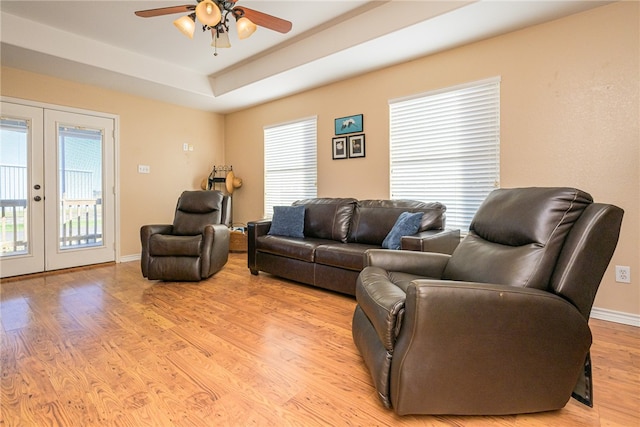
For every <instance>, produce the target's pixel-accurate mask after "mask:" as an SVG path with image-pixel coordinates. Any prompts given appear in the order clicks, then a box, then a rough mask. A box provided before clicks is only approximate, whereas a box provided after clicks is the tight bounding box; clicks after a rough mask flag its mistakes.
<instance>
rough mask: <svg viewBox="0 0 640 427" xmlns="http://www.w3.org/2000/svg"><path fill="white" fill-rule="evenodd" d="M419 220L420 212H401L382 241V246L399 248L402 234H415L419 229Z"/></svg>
mask: <svg viewBox="0 0 640 427" xmlns="http://www.w3.org/2000/svg"><path fill="white" fill-rule="evenodd" d="M421 221H422V212H414V213H411V212H402V213H401V214H400V216H399V217H398V219H397V220H396V223H395V224H394V225H393V227H392V228H391V231H389V234H387V237H385V238H384V240H383V241H382V247H383V248H385V249H395V250H398V249H400V239H402V236H411V235H413V234H416V233H417V232H418V230H419V229H420V222H421Z"/></svg>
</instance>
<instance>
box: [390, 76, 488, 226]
mask: <svg viewBox="0 0 640 427" xmlns="http://www.w3.org/2000/svg"><path fill="white" fill-rule="evenodd" d="M389 112H390V165H391V183H390V184H391V197H392V198H394V199H415V200H421V201H425V202H436V201H437V202H441V203H443V204H444V205H445V206H446V207H447V213H446V215H447V217H446V218H447V219H446V224H447V228H459V229H460V231H461V232H463V233H466V232H467V231H468V230H469V224H470V223H471V219H472V218H473V215H474V214H475V212H476V211H477V209H478V207H479V206H480V204H481V203H482V201H483V200H484V199H485V198H486V196H487V195H488V194H489V192H491V191H492V190H493V189H495V188H497V187H499V179H500V79H499V78H492V79H488V80H483V81H479V82H474V83H470V84H465V85H461V86H456V87H453V88H448V89H444V90H439V91H434V92H429V93H426V94H421V95H418V96H413V97H411V98H404V99H399V100H391V101H390V102H389Z"/></svg>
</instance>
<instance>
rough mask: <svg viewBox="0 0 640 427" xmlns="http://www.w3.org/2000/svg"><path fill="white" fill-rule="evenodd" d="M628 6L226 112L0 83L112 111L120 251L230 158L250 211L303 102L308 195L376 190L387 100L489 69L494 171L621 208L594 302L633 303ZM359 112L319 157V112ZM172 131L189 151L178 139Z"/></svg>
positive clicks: (327, 126)
mask: <svg viewBox="0 0 640 427" xmlns="http://www.w3.org/2000/svg"><path fill="white" fill-rule="evenodd" d="M638 9H639V4H638V2H621V3H615V4H613V5H609V6H605V7H601V8H598V9H594V10H592V11H589V12H586V13H583V14H579V15H575V16H571V17H568V18H565V19H562V20H558V21H555V22H551V23H548V24H544V25H540V26H536V27H532V28H529V29H526V30H522V31H518V32H514V33H511V34H508V35H505V36H500V37H497V38H494V39H490V40H486V41H483V42H479V43H475V44H472V45H468V46H465V47H461V48H458V49H454V50H450V51H447V52H444V53H441V54H437V55H433V56H430V57H426V58H422V59H420V60H416V61H412V62H408V63H405V64H401V65H398V66H395V67H391V68H387V69H384V70H381V71H378V72H374V73H369V74H366V75H363V76H360V77H358V78H354V79H349V80H345V81H342V82H338V83H335V84H332V85H329V86H326V87H323V88H320V89H316V90H312V91H309V92H306V93H303V94H300V95H296V96H292V97H288V98H285V99H282V100H279V101H276V102H272V103H268V104H265V105H262V106H259V107H255V108H251V109H247V110H244V111H241V112H237V113H234V114H230V115H228V116H226V117H223V116H220V115H217V114H213V113H206V112H201V111H196V110H191V109H186V108H182V107H177V106H174V105H170V104H165V103H160V102H155V101H151V100H147V99H142V98H138V97H133V96H129V95H125V94H122V93H117V92H112V91H108V90H104V89H100V88H97V87H93V86H87V85H81V84H77V83H74V82H69V81H64V80H59V79H55V78H50V77H46V76H43V75H38V74H32V73H28V72H24V71H19V70H15V69H10V68H6V67H4V68H2V76H1V79H2V80H1V86H0V93H1V94H2V95H3V96H9V97H16V98H23V99H28V100H35V101H39V102H47V103H52V104H58V105H65V106H71V107H74V108H85V109H89V110H96V111H102V112H107V113H111V114H117V115H119V117H120V139H119V143H120V153H119V162H120V195H119V196H120V207H121V209H120V215H121V224H120V250H121V254H122V255H124V256H127V255H136V254H138V253H139V251H140V243H139V234H138V233H139V227H140V225H142V224H148V223H163V222H169V221H171V219H172V216H173V209H174V207H175V201H176V198H177V196H178V194H179V193H180V192H181V191H182V190H183V189H195V188H198V187H199V184H200V181H201V179H202V178H204V177H206V176H207V175H208V173H209V169H210V168H211V166H212V165H214V164H222V163H226V164H232V165H233V166H234V170H235V171H236V174H237V175H238V176H239V177H241V178H242V179H243V181H244V185H243V187H242V188H240V189H239V190H237V191H236V192H235V193H234V201H235V202H234V203H235V209H234V218H235V221H236V222H243V223H246V222H247V221H249V220H252V219H256V218H260V217H261V216H262V210H263V162H262V140H263V136H262V130H263V126H265V125H271V124H275V123H280V122H286V121H290V120H293V119H297V118H301V117H308V116H313V115H317V116H318V175H319V176H318V195H319V196H353V197H357V198H384V197H388V196H389V170H388V169H389V162H388V133H389V129H388V100H389V99H393V98H397V97H402V96H407V95H411V94H415V93H420V92H424V91H428V90H432V89H438V88H442V87H447V86H451V85H456V84H459V83H465V82H469V81H474V80H478V79H484V78H487V77H492V76H501V78H502V85H501V106H502V107H501V115H502V117H501V127H502V129H501V185H502V186H503V187H512V186H529V185H531V186H543V185H558V186H560V185H561V186H565V185H567V186H576V187H579V188H581V189H584V190H586V191H589V192H590V193H591V194H592V195H593V196H594V198H595V199H596V200H597V201H602V202H607V203H614V204H617V205H619V206H621V207H622V208H624V209H625V219H624V223H623V228H622V235H621V239H620V243H619V245H618V249H617V250H616V253H615V254H614V258H613V261H612V263H611V265H612V266H613V265H616V264H617V265H629V266H631V272H632V282H633V283H632V284H630V285H629V284H618V283H615V282H614V280H613V268H610V269H609V271H607V273H606V275H605V278H604V280H603V284H602V287H601V290H600V292H599V294H598V298H597V300H596V306H597V307H599V308H603V309H609V310H615V311H620V312H625V313H631V314H635V315H640V287H639V286H638V283H639V281H638V277H640V262H639V261H640V253H639V246H640V244H639V243H640V224H639V222H640V143H639V141H640V130H639V127H638V121H639V116H640V107H639V100H638V98H639V75H640V59H639V52H640V46H639V40H640V35H639V30H638V27H639V26H638V22H639V18H640V15H639V10H638ZM381 54H384V53H383V52H382V53H381ZM360 113H362V114H364V126H365V133H366V138H367V139H366V143H367V147H366V157H365V158H363V159H349V160H340V161H334V160H332V159H331V137H332V136H333V119H334V118H337V117H342V116H346V115H351V114H360ZM223 141H224V143H223ZM184 142H187V143H191V144H193V145H194V148H195V151H194V152H192V153H186V154H185V153H183V152H182V144H183V143H184ZM225 150H226V152H225ZM138 164H148V165H150V166H151V174H149V175H140V174H138V173H137V165H138Z"/></svg>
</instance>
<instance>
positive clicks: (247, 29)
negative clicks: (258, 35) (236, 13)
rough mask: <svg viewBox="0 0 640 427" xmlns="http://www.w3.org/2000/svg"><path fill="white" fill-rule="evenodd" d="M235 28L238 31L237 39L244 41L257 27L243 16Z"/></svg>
mask: <svg viewBox="0 0 640 427" xmlns="http://www.w3.org/2000/svg"><path fill="white" fill-rule="evenodd" d="M236 28H237V29H238V37H239V38H240V39H246V38H247V37H249V36H250V35H251V34H253V33H255V31H256V28H257V27H256V24H254V23H253V22H251V21H250V20H249V19H248V18H245V17H244V16H243V17H242V18H240V19H238V21H237V22H236Z"/></svg>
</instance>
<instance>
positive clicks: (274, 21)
mask: <svg viewBox="0 0 640 427" xmlns="http://www.w3.org/2000/svg"><path fill="white" fill-rule="evenodd" d="M236 9H240V10H242V11H243V12H244V16H246V17H247V18H248V19H249V20H250V21H251V22H253V23H254V24H256V25H260V26H261V27H264V28H268V29H270V30H273V31H277V32H279V33H288V32H289V31H291V27H292V24H291V22H289V21H286V20H284V19H281V18H277V17H275V16H271V15H268V14H266V13H263V12H258V11H257V10H253V9H249V8H248V7H244V6H238V7H235V8H234V10H236Z"/></svg>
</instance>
